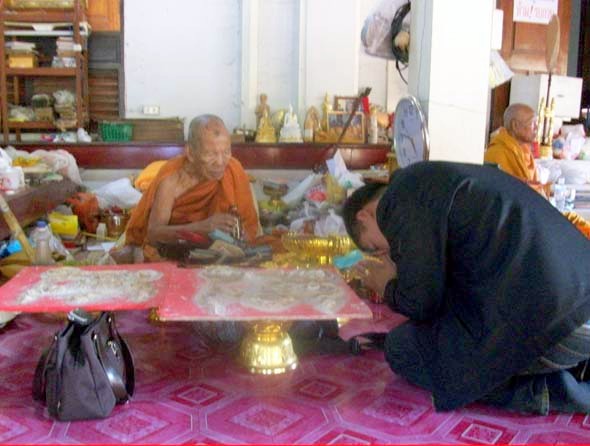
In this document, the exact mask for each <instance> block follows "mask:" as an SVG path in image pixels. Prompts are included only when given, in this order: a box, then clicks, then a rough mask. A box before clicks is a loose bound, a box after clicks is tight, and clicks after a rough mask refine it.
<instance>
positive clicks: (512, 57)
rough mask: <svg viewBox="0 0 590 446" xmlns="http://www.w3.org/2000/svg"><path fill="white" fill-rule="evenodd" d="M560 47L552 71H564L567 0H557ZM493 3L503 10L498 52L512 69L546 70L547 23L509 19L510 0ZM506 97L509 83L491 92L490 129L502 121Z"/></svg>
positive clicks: (511, 5)
mask: <svg viewBox="0 0 590 446" xmlns="http://www.w3.org/2000/svg"><path fill="white" fill-rule="evenodd" d="M558 5H559V6H558V16H559V24H560V31H561V32H560V47H559V56H558V59H557V66H556V67H555V71H554V74H560V75H563V76H566V75H567V56H568V44H569V35H570V19H571V9H572V4H571V0H559V4H558ZM496 7H497V8H498V9H501V10H502V11H504V23H503V30H502V50H501V51H500V54H501V55H502V57H503V58H504V60H505V61H506V62H507V63H508V65H509V66H510V68H511V69H512V71H514V72H516V73H525V74H529V73H547V66H546V64H545V41H546V34H547V25H540V24H537V23H522V22H516V23H515V22H513V20H512V16H513V11H514V0H496ZM509 100H510V84H509V83H506V84H504V85H501V86H499V87H497V88H495V89H494V91H493V92H492V107H491V113H490V131H493V130H495V129H497V128H498V127H500V126H501V125H502V115H503V114H504V110H506V107H508V103H509Z"/></svg>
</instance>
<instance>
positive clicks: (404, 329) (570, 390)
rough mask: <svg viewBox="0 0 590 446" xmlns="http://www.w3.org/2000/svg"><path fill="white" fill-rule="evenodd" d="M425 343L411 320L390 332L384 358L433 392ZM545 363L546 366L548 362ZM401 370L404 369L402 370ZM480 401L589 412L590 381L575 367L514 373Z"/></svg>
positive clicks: (522, 407)
mask: <svg viewBox="0 0 590 446" xmlns="http://www.w3.org/2000/svg"><path fill="white" fill-rule="evenodd" d="M425 347H426V346H422V345H420V341H419V337H418V336H417V335H416V324H415V323H413V322H411V321H408V322H406V323H404V324H402V325H400V326H398V327H396V328H394V329H393V330H391V331H390V332H389V334H388V335H387V338H386V340H385V358H386V360H387V361H388V363H389V365H390V367H391V368H392V370H393V371H394V372H396V373H398V374H401V375H402V376H403V377H404V378H405V379H407V380H408V381H410V382H411V383H412V384H415V385H416V386H418V387H422V388H423V389H426V390H428V391H430V392H432V391H433V390H434V384H433V380H432V377H431V376H430V373H429V370H430V367H429V366H428V364H429V362H430V360H429V358H426V357H424V352H425V351H428V350H427V349H426V348H425ZM561 353H563V351H561ZM575 357H576V358H579V357H578V356H575ZM562 359H564V358H563V357H562ZM587 359H588V356H586V360H587ZM578 361H579V359H578ZM569 362H570V361H569V360H568V359H567V358H565V359H564V363H569ZM543 364H544V365H545V366H546V363H543ZM574 364H575V363H574ZM582 365H584V364H582ZM399 370H402V371H403V372H402V373H400V372H399ZM480 402H482V403H486V404H491V405H494V406H498V407H502V408H505V409H507V410H512V411H516V412H520V413H535V414H543V415H546V414H547V413H549V411H559V412H568V413H590V383H588V382H584V381H579V380H578V379H576V377H574V370H566V369H558V370H546V373H528V374H525V375H517V376H513V377H511V378H510V379H509V380H508V381H507V382H505V383H503V384H502V385H501V386H499V387H497V388H496V389H494V390H493V391H492V392H490V393H489V394H488V395H486V396H485V397H483V398H481V399H480Z"/></svg>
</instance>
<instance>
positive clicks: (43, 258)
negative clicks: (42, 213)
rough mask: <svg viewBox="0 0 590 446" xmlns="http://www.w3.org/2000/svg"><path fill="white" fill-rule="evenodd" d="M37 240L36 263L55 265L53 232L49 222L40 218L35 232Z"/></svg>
mask: <svg viewBox="0 0 590 446" xmlns="http://www.w3.org/2000/svg"><path fill="white" fill-rule="evenodd" d="M33 241H34V242H35V261H34V262H33V264H35V265H53V264H54V263H55V261H54V260H53V257H51V244H50V241H51V232H49V227H48V226H47V223H46V222H44V221H42V220H39V221H38V222H37V225H36V228H35V233H34V234H33Z"/></svg>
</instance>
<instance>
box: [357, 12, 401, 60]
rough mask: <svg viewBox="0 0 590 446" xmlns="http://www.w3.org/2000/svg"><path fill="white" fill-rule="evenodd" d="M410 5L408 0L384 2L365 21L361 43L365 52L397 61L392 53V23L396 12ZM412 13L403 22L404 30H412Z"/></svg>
mask: <svg viewBox="0 0 590 446" xmlns="http://www.w3.org/2000/svg"><path fill="white" fill-rule="evenodd" d="M406 3H408V0H383V1H382V2H381V3H379V5H378V6H377V8H375V10H374V11H373V12H372V13H371V14H370V15H369V16H368V17H367V18H366V19H365V23H364V25H363V29H362V31H361V42H362V44H363V47H364V49H365V52H366V53H367V54H369V55H371V56H377V57H383V58H385V59H395V57H394V55H393V51H392V42H393V36H392V34H391V22H392V21H393V17H394V16H395V13H396V11H397V10H398V9H399V8H400V7H401V6H403V5H404V4H406ZM410 16H411V12H410V13H408V15H406V17H405V18H404V20H403V22H402V25H403V26H402V30H404V31H409V30H410Z"/></svg>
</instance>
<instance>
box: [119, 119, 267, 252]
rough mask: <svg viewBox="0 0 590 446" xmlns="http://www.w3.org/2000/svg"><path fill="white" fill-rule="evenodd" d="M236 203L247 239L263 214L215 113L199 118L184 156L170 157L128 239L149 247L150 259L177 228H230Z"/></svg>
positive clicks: (140, 207) (193, 124) (144, 199)
mask: <svg viewBox="0 0 590 446" xmlns="http://www.w3.org/2000/svg"><path fill="white" fill-rule="evenodd" d="M232 206H236V207H237V211H238V214H239V216H240V218H241V221H242V225H243V228H244V233H245V238H246V240H248V241H250V240H254V238H255V237H256V233H257V231H258V217H257V214H256V209H255V207H254V201H253V197H252V191H251V189H250V183H249V179H248V175H247V174H246V172H245V171H244V168H243V167H242V165H241V164H240V162H239V161H238V160H237V159H235V158H233V157H232V156H231V139H230V135H229V133H228V131H227V129H226V128H225V125H224V123H223V121H222V120H221V119H220V118H219V117H217V116H213V115H202V116H198V117H196V118H194V119H193V120H192V121H191V123H190V126H189V135H188V142H187V144H186V147H185V153H184V155H182V156H179V157H177V158H174V159H171V160H170V161H168V162H166V164H165V165H164V166H163V167H162V168H161V169H160V171H159V172H158V174H157V176H156V177H155V178H154V180H153V181H152V183H151V184H150V186H149V188H148V189H147V191H146V192H145V193H144V195H143V197H142V198H141V201H140V202H139V204H138V205H137V207H136V208H135V209H134V211H133V213H132V215H131V220H130V221H129V225H128V226H127V232H126V243H127V244H129V245H137V246H143V247H144V254H145V257H146V259H147V260H155V259H158V256H157V252H156V250H155V249H154V248H153V245H155V244H156V243H157V242H173V241H176V240H178V231H180V230H184V231H190V232H199V233H203V234H208V233H209V232H211V231H213V230H214V229H220V230H222V231H225V232H228V233H231V231H232V229H233V228H234V226H235V224H236V216H235V215H232V214H231V213H230V212H229V210H230V208H231V207H232Z"/></svg>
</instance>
